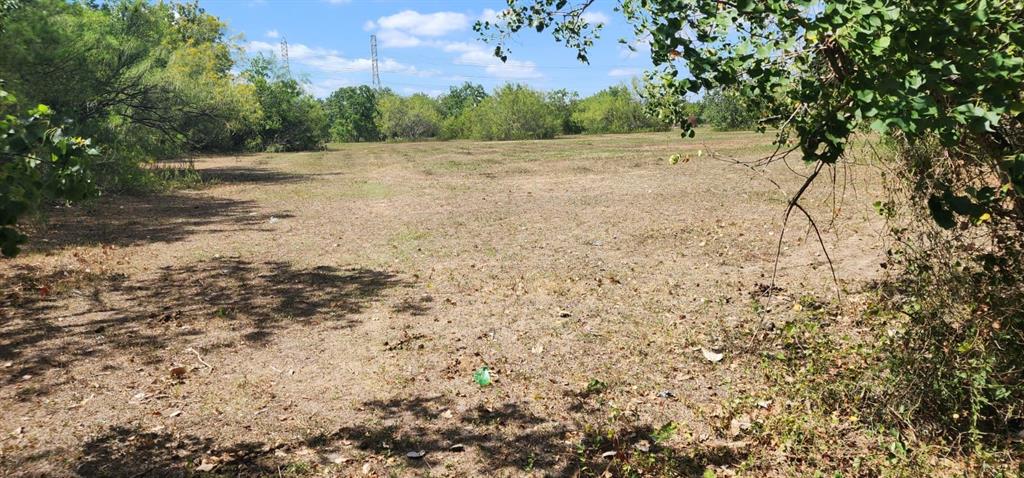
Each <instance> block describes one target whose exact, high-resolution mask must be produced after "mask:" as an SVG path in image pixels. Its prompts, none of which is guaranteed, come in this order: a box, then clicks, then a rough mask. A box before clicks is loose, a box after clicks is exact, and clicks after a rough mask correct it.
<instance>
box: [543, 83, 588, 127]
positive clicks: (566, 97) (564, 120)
mask: <svg viewBox="0 0 1024 478" xmlns="http://www.w3.org/2000/svg"><path fill="white" fill-rule="evenodd" d="M545 100H546V101H547V102H548V104H549V105H551V107H552V108H554V109H555V113H556V114H557V115H558V117H559V119H560V123H561V125H562V128H561V129H562V131H561V133H562V134H579V133H582V132H583V129H582V128H580V125H579V124H578V123H576V121H575V120H574V119H573V114H574V113H575V112H576V109H577V108H578V107H579V103H580V94H579V93H577V92H575V91H569V90H567V89H565V88H560V89H557V90H552V91H549V92H548V93H547V95H546V98H545Z"/></svg>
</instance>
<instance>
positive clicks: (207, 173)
mask: <svg viewBox="0 0 1024 478" xmlns="http://www.w3.org/2000/svg"><path fill="white" fill-rule="evenodd" d="M198 172H199V175H200V177H202V178H203V182H209V183H213V184H219V183H220V184H259V185H268V184H288V183H294V182H298V181H302V180H304V179H305V176H304V175H301V174H293V173H286V172H284V171H276V170H273V169H263V168H252V167H244V166H238V167H220V168H203V169H199V170H198Z"/></svg>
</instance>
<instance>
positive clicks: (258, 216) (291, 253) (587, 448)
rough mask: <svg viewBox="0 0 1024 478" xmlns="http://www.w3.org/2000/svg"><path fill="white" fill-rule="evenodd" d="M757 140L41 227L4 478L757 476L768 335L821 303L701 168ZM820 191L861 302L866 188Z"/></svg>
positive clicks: (657, 139) (10, 309)
mask: <svg viewBox="0 0 1024 478" xmlns="http://www.w3.org/2000/svg"><path fill="white" fill-rule="evenodd" d="M769 141H770V139H769V138H768V137H766V136H762V135H757V134H753V133H717V132H711V131H703V132H701V133H700V134H698V137H697V139H696V140H682V139H680V138H679V137H678V135H677V134H674V133H652V134H635V135H609V136H584V137H570V138H560V139H556V140H550V141H526V142H504V143H477V142H468V141H453V142H426V143H408V144H346V145H335V146H333V147H332V148H330V149H329V150H328V151H324V152H314V153H294V154H259V155H250V156H239V157H211V158H201V159H199V160H197V163H196V168H197V169H198V170H199V171H200V174H201V176H202V178H203V183H202V185H201V186H199V187H196V188H193V189H188V190H178V191H174V192H168V193H164V194H153V195H147V196H137V197H123V196H122V197H107V198H100V199H98V200H96V201H94V202H93V203H86V204H82V205H78V206H74V207H62V208H58V209H55V210H53V211H51V212H50V213H49V217H48V218H47V223H46V225H45V226H44V225H39V226H37V227H36V230H35V231H34V235H33V243H32V244H31V245H30V247H29V248H28V249H27V250H26V252H25V253H24V254H23V255H22V256H20V257H18V258H17V259H16V260H7V261H2V262H0V280H2V281H3V284H4V285H3V288H2V290H0V417H2V418H0V423H2V429H0V475H4V476H11V475H15V476H17V475H39V476H65V475H70V476H124V477H139V476H194V475H195V476H204V475H210V476H253V475H261V474H262V475H266V476H453V477H454V476H482V475H488V476H601V475H602V473H605V472H606V470H610V469H613V468H612V466H613V465H614V466H615V468H614V469H615V470H619V472H622V473H625V472H624V471H622V470H624V469H627V468H629V466H633V467H644V466H648V467H649V469H652V470H657V473H660V474H662V475H663V476H692V475H695V476H702V475H703V476H729V475H732V474H738V475H744V474H755V475H760V474H762V473H763V471H758V472H756V473H753V472H750V471H749V470H751V469H753V468H752V467H754V466H755V465H757V464H756V463H751V460H750V459H749V458H748V455H749V451H750V447H751V446H754V442H753V441H752V440H751V439H750V437H751V435H753V434H754V433H756V431H757V428H758V425H757V424H758V422H759V420H762V419H763V417H764V416H765V415H767V414H771V413H773V412H774V411H775V410H777V409H779V408H781V407H783V406H784V404H782V403H780V402H781V400H775V399H774V397H773V396H771V395H770V393H771V392H770V389H769V388H768V386H767V385H766V382H765V380H766V378H765V377H766V370H765V367H766V365H765V361H764V360H763V357H764V356H765V353H766V352H770V350H767V348H768V347H770V346H771V345H770V341H767V340H765V339H764V337H765V336H766V335H767V334H770V333H771V332H772V331H773V330H778V329H779V328H780V327H781V326H782V325H784V324H785V322H786V321H787V320H789V317H791V316H792V315H793V314H796V313H797V311H796V310H797V309H800V308H801V304H807V303H808V302H813V301H823V302H828V301H832V300H835V297H836V284H835V282H833V279H832V275H831V273H830V271H829V266H828V261H826V259H825V257H824V255H823V254H822V252H821V248H820V246H819V244H818V241H817V239H816V237H815V235H814V234H813V232H812V231H811V230H810V229H809V228H808V222H807V221H806V220H804V219H803V218H802V217H796V216H794V219H792V220H791V224H790V228H789V230H788V232H787V235H786V240H785V242H784V248H783V251H782V255H781V258H780V264H779V273H778V280H777V286H778V289H777V290H776V292H775V293H774V297H773V299H772V300H771V301H770V302H769V301H768V300H767V299H766V298H764V297H762V293H763V292H765V290H766V289H767V287H768V284H769V283H770V282H771V275H772V266H773V262H774V260H775V257H776V254H775V248H776V241H777V240H778V237H779V233H780V227H781V225H782V217H783V213H784V210H785V207H786V201H787V197H786V195H785V194H784V193H783V192H781V191H780V190H779V189H778V188H776V187H775V186H774V185H772V183H771V182H770V181H768V180H767V179H766V178H765V176H763V175H760V174H755V173H754V172H752V171H750V170H749V169H746V168H744V167H741V166H738V165H735V164H730V163H729V162H726V161H720V160H717V159H713V158H711V157H709V156H710V154H708V152H709V151H714V152H715V153H717V154H721V155H725V156H730V157H735V158H740V159H753V158H756V157H759V156H763V155H765V154H767V153H768V152H770V151H771V150H772V148H771V146H770V145H769V144H768V143H769ZM698 151H702V153H701V154H700V155H699V156H698V154H697V152H698ZM676 153H679V154H681V155H682V156H683V157H684V158H685V157H687V156H689V157H691V158H692V159H691V160H690V161H689V162H685V163H680V164H678V165H675V166H672V165H669V164H668V161H667V158H668V157H669V156H670V155H672V154H676ZM790 167H791V168H792V169H790ZM807 172H808V167H806V166H804V165H803V164H802V163H801V162H800V161H799V160H798V159H797V160H795V161H792V160H791V161H790V163H789V165H788V167H787V165H784V164H782V163H778V164H775V165H773V166H772V167H770V168H769V170H768V172H767V173H766V175H767V177H770V178H771V179H773V180H774V181H777V182H778V183H779V184H780V185H781V186H782V187H783V188H784V189H785V190H786V191H788V192H792V191H794V190H796V188H797V187H799V185H800V183H801V182H802V178H801V177H800V176H799V174H800V173H803V174H806V173H807ZM837 178H838V179H837V185H836V189H833V188H832V187H831V186H830V185H829V184H826V183H824V182H822V183H821V184H819V185H817V186H815V187H814V188H812V190H811V191H810V193H809V196H808V198H807V200H806V204H807V206H808V209H809V210H810V211H811V212H812V214H814V215H815V217H816V218H818V220H819V222H820V223H821V225H822V226H823V227H825V226H830V227H828V228H827V231H826V232H825V238H824V239H825V244H826V245H827V247H828V249H829V252H830V253H831V257H832V260H833V262H834V266H835V269H836V273H837V275H838V277H839V285H840V286H841V288H842V289H843V293H844V299H848V300H854V301H855V300H856V296H857V294H858V291H860V290H861V289H862V288H863V286H864V284H866V283H868V282H869V281H871V280H872V279H873V278H876V277H877V276H878V274H879V268H878V264H879V262H880V261H881V257H882V234H881V231H882V224H881V221H880V219H879V218H878V217H877V214H876V213H875V212H874V210H873V209H872V206H871V203H872V202H873V201H874V200H875V199H877V194H878V191H879V186H878V179H877V177H876V175H875V172H874V171H873V169H872V168H871V167H869V166H856V167H852V168H849V169H842V170H839V171H837ZM833 192H836V194H839V195H841V197H840V198H839V200H838V201H839V202H838V203H834V202H833V201H832V195H833ZM718 353H720V354H721V359H720V360H719V361H713V360H711V359H716V358H717V356H716V354H718ZM484 366H486V367H489V369H490V371H491V373H492V377H493V383H492V384H491V385H489V386H480V385H478V384H477V383H476V382H475V381H474V377H473V375H474V371H476V370H478V369H479V368H481V367H484ZM741 403H760V406H758V407H752V409H753V411H751V412H744V413H743V414H739V413H738V412H737V404H741ZM410 452H413V453H415V456H414V457H413V458H410V457H408V456H407V454H408V453H410ZM419 452H424V453H425V455H423V456H422V457H421V456H420V455H419ZM644 460H647V462H646V464H645V462H644ZM626 462H628V463H631V464H630V465H628V466H627V467H626V468H622V466H623V463H626ZM616 463H618V464H617V465H616ZM769 468H770V466H769ZM758 469H759V470H764V467H763V464H762V465H760V466H758ZM651 473H655V472H651ZM707 473H711V475H707ZM780 473H781V472H780ZM608 476H610V475H608Z"/></svg>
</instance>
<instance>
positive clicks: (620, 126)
mask: <svg viewBox="0 0 1024 478" xmlns="http://www.w3.org/2000/svg"><path fill="white" fill-rule="evenodd" d="M572 119H573V121H574V122H575V123H576V124H579V125H580V127H581V128H582V129H583V131H586V132H588V133H629V132H634V131H655V130H667V129H668V126H669V125H668V123H666V122H663V121H660V120H658V119H657V118H654V117H651V116H650V115H648V114H647V112H646V111H645V108H644V105H643V104H642V103H641V102H640V99H639V98H638V97H637V96H636V95H635V94H634V93H633V91H632V90H630V88H629V87H628V86H626V85H619V86H612V87H609V88H607V89H605V90H602V91H600V92H598V93H596V94H594V95H593V96H590V97H587V98H586V99H584V100H583V101H580V102H579V105H578V106H577V107H576V111H575V112H574V113H573V116H572Z"/></svg>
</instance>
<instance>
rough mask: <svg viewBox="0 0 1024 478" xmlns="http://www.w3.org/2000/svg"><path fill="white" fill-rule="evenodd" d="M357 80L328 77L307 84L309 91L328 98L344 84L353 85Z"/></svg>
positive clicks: (314, 94)
mask: <svg viewBox="0 0 1024 478" xmlns="http://www.w3.org/2000/svg"><path fill="white" fill-rule="evenodd" d="M353 85H355V82H353V81H351V80H348V79H346V78H328V79H326V80H321V81H315V82H313V83H312V84H310V85H308V86H307V89H308V90H309V92H310V93H311V94H312V95H313V96H316V97H317V98H326V97H327V96H330V94H331V93H334V91H335V90H337V89H338V88H341V87H343V86H353Z"/></svg>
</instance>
